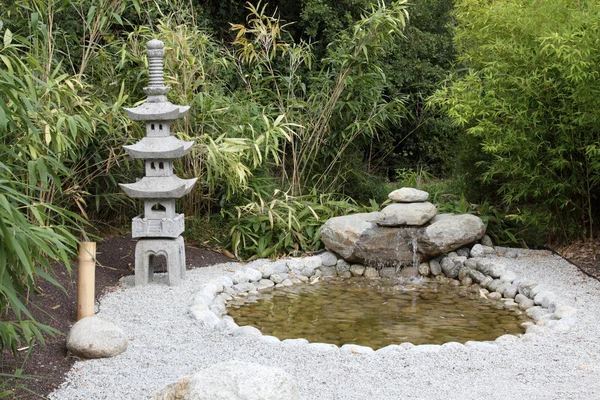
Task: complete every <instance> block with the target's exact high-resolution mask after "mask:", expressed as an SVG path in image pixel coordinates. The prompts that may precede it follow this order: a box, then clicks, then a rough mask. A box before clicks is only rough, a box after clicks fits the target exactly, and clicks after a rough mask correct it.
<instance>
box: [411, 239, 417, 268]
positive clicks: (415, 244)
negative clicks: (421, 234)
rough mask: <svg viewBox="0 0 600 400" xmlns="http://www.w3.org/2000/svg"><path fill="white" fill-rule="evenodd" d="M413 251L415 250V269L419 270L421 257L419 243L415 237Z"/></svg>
mask: <svg viewBox="0 0 600 400" xmlns="http://www.w3.org/2000/svg"><path fill="white" fill-rule="evenodd" d="M412 249H413V267H414V268H415V269H418V268H419V255H418V254H417V250H418V243H417V238H416V237H414V238H413V239H412Z"/></svg>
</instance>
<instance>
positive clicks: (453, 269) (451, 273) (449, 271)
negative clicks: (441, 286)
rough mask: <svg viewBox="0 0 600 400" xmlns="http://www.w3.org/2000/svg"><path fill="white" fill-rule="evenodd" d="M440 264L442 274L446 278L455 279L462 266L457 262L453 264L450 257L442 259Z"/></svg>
mask: <svg viewBox="0 0 600 400" xmlns="http://www.w3.org/2000/svg"><path fill="white" fill-rule="evenodd" d="M440 264H441V265H442V271H444V274H445V275H446V276H447V277H448V278H456V277H457V276H458V271H459V270H460V267H461V266H462V265H461V264H460V263H459V262H455V261H454V260H453V259H452V258H450V257H444V258H443V259H442V262H441V263H440Z"/></svg>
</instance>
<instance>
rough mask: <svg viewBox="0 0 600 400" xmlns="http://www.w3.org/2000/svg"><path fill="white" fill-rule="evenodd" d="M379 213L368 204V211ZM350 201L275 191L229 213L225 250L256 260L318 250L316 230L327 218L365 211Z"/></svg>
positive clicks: (333, 196) (333, 197)
mask: <svg viewBox="0 0 600 400" xmlns="http://www.w3.org/2000/svg"><path fill="white" fill-rule="evenodd" d="M373 208H376V209H377V210H378V209H379V206H378V205H377V204H372V205H371V209H369V210H368V211H373V210H372V209H373ZM365 210H366V207H361V206H359V205H358V204H357V203H355V202H354V201H353V200H352V199H350V198H344V197H340V196H335V195H331V194H328V195H317V193H316V192H313V193H311V194H309V195H305V196H289V195H288V194H286V193H284V192H281V191H279V190H276V191H275V193H274V194H273V196H272V198H271V200H269V201H264V200H263V199H262V198H261V197H258V198H257V199H256V200H255V201H251V202H249V203H247V204H245V205H243V206H237V207H235V214H234V212H233V211H229V210H228V209H223V210H222V211H221V212H222V213H223V214H225V215H228V218H227V219H230V220H231V221H232V222H231V223H230V228H229V229H230V243H229V244H228V247H229V248H230V249H231V251H232V252H233V254H234V255H235V256H236V257H241V258H248V257H250V258H258V257H274V256H280V255H289V254H293V255H298V254H301V253H307V252H313V251H316V250H318V249H320V248H321V247H322V243H321V234H320V227H321V225H322V224H323V223H324V222H325V221H327V220H328V219H329V218H332V217H336V216H340V215H346V214H349V213H355V212H360V211H365Z"/></svg>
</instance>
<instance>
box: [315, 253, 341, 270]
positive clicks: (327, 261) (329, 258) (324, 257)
mask: <svg viewBox="0 0 600 400" xmlns="http://www.w3.org/2000/svg"><path fill="white" fill-rule="evenodd" d="M317 257H319V258H320V259H321V264H322V265H323V266H324V267H333V266H334V265H335V264H336V263H337V261H338V258H337V256H336V255H335V254H334V253H332V252H331V251H326V252H324V253H321V254H319V255H318V256H317Z"/></svg>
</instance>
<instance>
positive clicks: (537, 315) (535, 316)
mask: <svg viewBox="0 0 600 400" xmlns="http://www.w3.org/2000/svg"><path fill="white" fill-rule="evenodd" d="M525 314H527V316H528V317H529V318H531V319H532V320H534V321H535V322H537V321H539V320H540V319H542V317H543V316H544V315H546V314H548V310H546V309H544V308H542V307H540V306H534V307H530V308H528V309H527V311H525Z"/></svg>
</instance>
